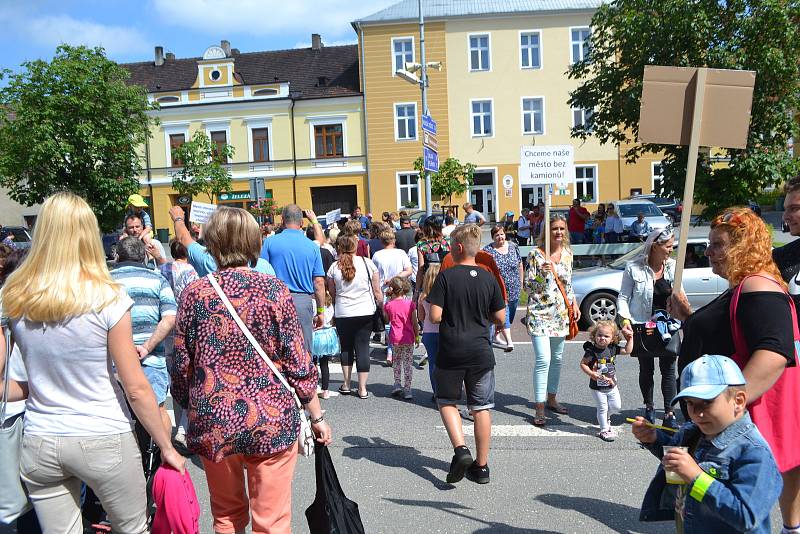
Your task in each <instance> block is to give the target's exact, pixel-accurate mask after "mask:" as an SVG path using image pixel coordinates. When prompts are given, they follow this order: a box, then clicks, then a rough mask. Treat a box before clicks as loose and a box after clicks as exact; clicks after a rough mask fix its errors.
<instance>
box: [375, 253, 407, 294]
mask: <svg viewBox="0 0 800 534" xmlns="http://www.w3.org/2000/svg"><path fill="white" fill-rule="evenodd" d="M372 261H373V262H375V266H376V267H377V268H378V274H379V276H380V279H381V290H383V291H385V290H386V287H387V284H388V283H389V280H391V279H392V278H394V277H395V276H397V275H398V274H400V273H401V272H403V271H405V270H406V269H410V268H411V260H409V259H408V252H405V251H403V250H401V249H397V248H385V249H382V250H379V251H378V252H376V253H375V254H374V255H373V256H372Z"/></svg>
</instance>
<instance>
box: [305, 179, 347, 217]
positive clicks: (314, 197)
mask: <svg viewBox="0 0 800 534" xmlns="http://www.w3.org/2000/svg"><path fill="white" fill-rule="evenodd" d="M357 195H358V191H357V189H356V186H354V185H337V186H332V187H312V188H311V208H312V209H313V210H314V212H315V213H316V214H317V215H324V214H326V213H327V212H329V211H333V210H335V209H341V210H342V215H349V214H351V213H353V210H354V209H355V207H356V203H357V202H358V196H357Z"/></svg>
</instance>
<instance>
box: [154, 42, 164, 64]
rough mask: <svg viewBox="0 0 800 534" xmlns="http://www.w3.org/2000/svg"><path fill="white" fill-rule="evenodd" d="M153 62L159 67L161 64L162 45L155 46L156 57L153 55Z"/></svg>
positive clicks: (162, 61) (162, 57) (162, 62)
mask: <svg viewBox="0 0 800 534" xmlns="http://www.w3.org/2000/svg"><path fill="white" fill-rule="evenodd" d="M154 63H155V65H156V67H160V66H161V65H163V64H164V47H163V46H157V47H156V57H155V61H154Z"/></svg>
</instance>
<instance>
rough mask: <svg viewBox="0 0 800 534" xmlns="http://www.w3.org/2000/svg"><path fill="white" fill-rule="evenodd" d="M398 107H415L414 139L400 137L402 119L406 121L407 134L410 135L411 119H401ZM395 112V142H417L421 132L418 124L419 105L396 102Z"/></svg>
mask: <svg viewBox="0 0 800 534" xmlns="http://www.w3.org/2000/svg"><path fill="white" fill-rule="evenodd" d="M398 106H414V137H400V124H399V121H400V119H401V118H402V119H403V120H404V121H406V133H408V120H409V117H399V116H398V115H397V107H398ZM393 110H394V140H395V141H398V142H400V141H416V140H417V137H418V135H419V134H418V133H417V130H419V125H418V124H417V103H416V102H395V103H394V105H393Z"/></svg>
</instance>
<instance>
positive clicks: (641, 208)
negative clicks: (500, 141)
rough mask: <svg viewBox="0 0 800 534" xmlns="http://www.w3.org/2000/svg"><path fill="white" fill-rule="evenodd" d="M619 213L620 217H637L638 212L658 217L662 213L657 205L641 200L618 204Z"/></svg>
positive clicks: (646, 215)
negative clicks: (637, 202)
mask: <svg viewBox="0 0 800 534" xmlns="http://www.w3.org/2000/svg"><path fill="white" fill-rule="evenodd" d="M617 209H619V214H620V215H621V216H622V217H637V216H638V215H639V214H640V213H644V216H645V217H658V216H659V215H663V213H661V210H660V209H658V206H656V205H655V204H653V203H652V202H642V203H641V204H619V205H618V206H617Z"/></svg>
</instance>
